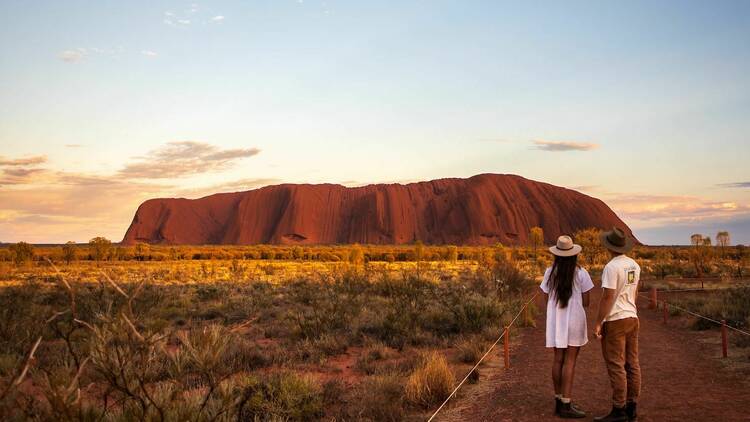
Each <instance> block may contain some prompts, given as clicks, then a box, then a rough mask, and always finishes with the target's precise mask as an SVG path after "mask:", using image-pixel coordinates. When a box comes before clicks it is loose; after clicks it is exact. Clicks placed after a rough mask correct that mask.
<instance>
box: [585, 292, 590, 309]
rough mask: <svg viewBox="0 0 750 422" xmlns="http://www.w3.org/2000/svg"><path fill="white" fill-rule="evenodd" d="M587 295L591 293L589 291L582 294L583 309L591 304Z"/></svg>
mask: <svg viewBox="0 0 750 422" xmlns="http://www.w3.org/2000/svg"><path fill="white" fill-rule="evenodd" d="M589 293H591V292H590V291H588V292H583V307H584V308H588V307H589V304H590V303H591V295H590V294H589Z"/></svg>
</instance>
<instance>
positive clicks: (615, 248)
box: [599, 232, 633, 253]
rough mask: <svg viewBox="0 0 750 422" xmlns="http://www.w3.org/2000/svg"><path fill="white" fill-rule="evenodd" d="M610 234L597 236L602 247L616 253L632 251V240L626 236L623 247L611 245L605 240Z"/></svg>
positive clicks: (605, 233) (604, 233)
mask: <svg viewBox="0 0 750 422" xmlns="http://www.w3.org/2000/svg"><path fill="white" fill-rule="evenodd" d="M610 233H611V232H602V233H601V234H599V241H600V242H601V243H602V246H604V247H605V248H607V249H609V250H610V251H613V252H618V253H628V252H630V250H631V249H633V240H632V239H630V238H629V237H627V236H625V245H623V246H617V245H614V244H612V243H611V242H610V241H609V239H607V236H608V235H609V234H610Z"/></svg>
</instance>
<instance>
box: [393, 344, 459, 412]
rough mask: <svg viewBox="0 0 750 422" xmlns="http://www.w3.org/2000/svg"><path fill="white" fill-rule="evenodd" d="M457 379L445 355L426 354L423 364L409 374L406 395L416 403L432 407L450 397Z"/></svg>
mask: <svg viewBox="0 0 750 422" xmlns="http://www.w3.org/2000/svg"><path fill="white" fill-rule="evenodd" d="M455 381H456V378H455V376H454V375H453V371H451V369H450V367H449V366H448V362H447V361H446V360H445V357H444V356H443V355H441V354H440V353H437V352H432V353H430V354H428V355H426V356H425V357H424V362H423V363H422V365H421V366H419V367H417V368H416V369H415V370H414V372H412V374H411V375H409V378H408V379H407V380H406V388H405V396H406V399H407V400H408V401H409V402H411V403H413V404H415V405H418V406H422V407H425V408H428V407H432V406H434V405H436V404H439V403H440V402H441V401H443V400H445V398H446V397H448V395H449V394H450V393H451V391H452V390H453V384H454V383H455Z"/></svg>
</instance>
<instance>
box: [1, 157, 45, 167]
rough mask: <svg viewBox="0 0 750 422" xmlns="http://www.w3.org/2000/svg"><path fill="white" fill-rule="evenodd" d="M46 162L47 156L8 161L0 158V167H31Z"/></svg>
mask: <svg viewBox="0 0 750 422" xmlns="http://www.w3.org/2000/svg"><path fill="white" fill-rule="evenodd" d="M46 162H47V156H45V155H36V156H34V157H26V158H15V159H8V158H4V157H0V166H33V165H37V164H44V163H46Z"/></svg>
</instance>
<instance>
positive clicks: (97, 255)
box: [89, 237, 112, 262]
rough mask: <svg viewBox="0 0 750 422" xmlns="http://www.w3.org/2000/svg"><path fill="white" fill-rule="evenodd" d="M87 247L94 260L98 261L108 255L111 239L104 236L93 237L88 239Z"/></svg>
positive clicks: (110, 249)
mask: <svg viewBox="0 0 750 422" xmlns="http://www.w3.org/2000/svg"><path fill="white" fill-rule="evenodd" d="M89 249H90V251H91V256H92V257H93V258H94V261H96V262H99V261H101V260H103V259H107V257H109V254H110V252H111V251H112V241H111V240H109V239H107V238H106V237H95V238H93V239H91V240H89Z"/></svg>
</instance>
